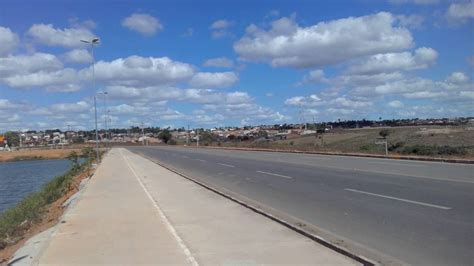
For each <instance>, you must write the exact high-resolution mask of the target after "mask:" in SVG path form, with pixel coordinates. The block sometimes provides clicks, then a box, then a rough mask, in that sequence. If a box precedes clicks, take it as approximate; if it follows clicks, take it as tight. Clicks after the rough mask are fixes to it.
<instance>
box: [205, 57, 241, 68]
mask: <svg viewBox="0 0 474 266" xmlns="http://www.w3.org/2000/svg"><path fill="white" fill-rule="evenodd" d="M203 65H204V66H206V67H225V68H231V67H233V66H234V62H233V61H232V60H230V59H229V58H227V57H217V58H211V59H208V60H206V62H204V64H203Z"/></svg>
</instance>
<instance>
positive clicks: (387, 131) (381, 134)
mask: <svg viewBox="0 0 474 266" xmlns="http://www.w3.org/2000/svg"><path fill="white" fill-rule="evenodd" d="M379 135H380V136H381V137H382V138H384V139H385V138H387V136H388V135H390V130H388V129H382V130H380V132H379Z"/></svg>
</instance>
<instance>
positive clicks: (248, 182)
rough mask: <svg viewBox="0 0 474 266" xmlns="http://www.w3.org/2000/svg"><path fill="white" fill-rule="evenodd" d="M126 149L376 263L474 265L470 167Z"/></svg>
mask: <svg viewBox="0 0 474 266" xmlns="http://www.w3.org/2000/svg"><path fill="white" fill-rule="evenodd" d="M129 150H131V151H133V152H136V153H139V154H143V155H146V156H148V157H150V158H153V159H156V160H158V161H160V162H162V163H164V164H165V165H168V166H171V167H173V168H175V169H177V170H179V171H181V172H182V173H184V174H187V175H189V176H191V177H194V178H196V179H198V180H200V181H201V182H204V183H206V184H209V185H212V186H214V187H217V188H223V189H225V190H227V191H231V192H233V193H235V194H237V195H241V196H242V198H247V199H250V200H251V201H253V202H257V203H259V204H262V205H264V206H268V207H269V210H271V211H274V212H275V214H277V215H280V214H283V215H286V216H287V217H293V218H296V219H298V220H301V221H305V222H306V223H307V224H308V228H313V227H314V228H318V229H321V231H320V233H321V234H322V235H324V236H328V235H330V236H332V237H330V238H329V239H331V240H332V241H334V239H336V242H338V243H339V244H340V245H342V246H345V247H347V248H349V249H350V250H355V251H356V252H357V253H361V254H363V255H366V256H371V257H372V258H373V259H376V260H381V261H382V262H384V263H387V262H391V261H395V262H402V263H409V264H417V265H472V262H473V258H474V255H473V254H474V253H473V250H474V245H473V239H474V230H473V224H474V204H473V203H474V177H473V173H474V165H466V164H448V163H433V162H419V161H404V160H387V159H375V158H358V157H344V156H324V155H309V154H291V153H272V152H252V151H235V150H216V149H194V148H182V147H163V146H160V147H130V148H129ZM381 254H383V255H382V258H381V257H378V256H379V255H381ZM384 256H385V257H384Z"/></svg>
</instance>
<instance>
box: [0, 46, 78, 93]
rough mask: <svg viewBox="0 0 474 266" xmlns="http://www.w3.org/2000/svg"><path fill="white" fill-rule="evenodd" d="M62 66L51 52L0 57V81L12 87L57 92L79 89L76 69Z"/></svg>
mask: <svg viewBox="0 0 474 266" xmlns="http://www.w3.org/2000/svg"><path fill="white" fill-rule="evenodd" d="M63 67H64V66H63V64H62V63H61V61H59V60H58V58H57V57H56V56H54V55H52V54H45V53H35V54H32V55H19V56H8V57H4V58H0V83H4V84H6V85H7V86H10V87H13V88H34V87H40V88H46V89H47V90H49V91H59V92H71V91H77V90H79V89H80V86H79V84H78V82H79V80H78V77H77V72H76V70H74V69H71V68H63Z"/></svg>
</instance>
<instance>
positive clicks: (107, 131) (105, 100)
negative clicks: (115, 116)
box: [103, 91, 109, 147]
mask: <svg viewBox="0 0 474 266" xmlns="http://www.w3.org/2000/svg"><path fill="white" fill-rule="evenodd" d="M103 94H104V105H105V116H104V124H105V147H107V142H108V141H109V138H108V133H109V129H108V128H107V120H108V117H109V115H108V113H109V111H108V110H107V94H108V92H106V91H104V92H103Z"/></svg>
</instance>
